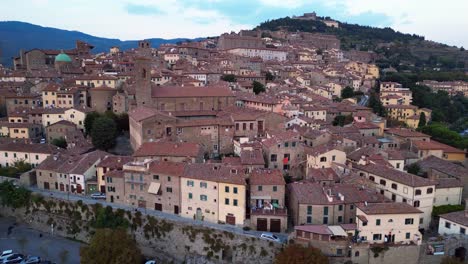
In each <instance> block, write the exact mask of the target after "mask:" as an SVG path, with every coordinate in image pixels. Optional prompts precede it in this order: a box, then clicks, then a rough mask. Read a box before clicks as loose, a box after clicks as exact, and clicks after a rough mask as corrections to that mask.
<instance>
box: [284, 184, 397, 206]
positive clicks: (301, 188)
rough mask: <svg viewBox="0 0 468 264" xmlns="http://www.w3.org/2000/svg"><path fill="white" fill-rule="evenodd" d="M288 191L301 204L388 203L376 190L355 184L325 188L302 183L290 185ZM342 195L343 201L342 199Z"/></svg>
mask: <svg viewBox="0 0 468 264" xmlns="http://www.w3.org/2000/svg"><path fill="white" fill-rule="evenodd" d="M288 190H289V192H290V193H291V195H293V193H294V195H295V196H296V198H297V200H298V203H300V204H322V205H327V204H330V205H332V204H353V203H360V202H368V203H375V202H385V201H388V199H386V198H385V197H384V196H383V195H381V194H380V193H377V192H376V191H375V190H374V189H370V188H362V186H361V187H359V186H356V185H353V184H344V183H340V184H335V185H332V186H328V187H323V186H322V185H320V184H319V183H313V182H310V181H301V182H294V183H290V184H288ZM328 190H331V194H332V196H331V198H332V199H328V198H327V194H326V193H327V191H328ZM338 193H339V194H341V195H342V197H343V200H341V199H340V197H339V195H338Z"/></svg>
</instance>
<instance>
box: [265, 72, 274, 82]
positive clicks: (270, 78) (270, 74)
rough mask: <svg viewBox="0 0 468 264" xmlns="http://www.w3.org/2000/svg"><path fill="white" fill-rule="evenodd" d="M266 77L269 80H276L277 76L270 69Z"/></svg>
mask: <svg viewBox="0 0 468 264" xmlns="http://www.w3.org/2000/svg"><path fill="white" fill-rule="evenodd" d="M265 79H266V80H267V81H269V82H270V81H274V80H275V76H274V75H273V74H272V73H271V72H270V71H267V72H266V74H265Z"/></svg>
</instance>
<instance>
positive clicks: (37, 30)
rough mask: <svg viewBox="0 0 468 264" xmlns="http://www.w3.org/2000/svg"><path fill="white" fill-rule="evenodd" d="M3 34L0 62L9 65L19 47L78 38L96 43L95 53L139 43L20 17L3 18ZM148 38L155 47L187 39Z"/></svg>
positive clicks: (59, 45)
mask: <svg viewBox="0 0 468 264" xmlns="http://www.w3.org/2000/svg"><path fill="white" fill-rule="evenodd" d="M0 36H1V37H0V63H1V64H3V65H6V66H10V65H11V63H12V62H11V58H12V57H14V56H18V54H19V50H20V49H23V50H30V49H33V48H39V49H71V48H74V47H75V41H76V40H82V41H85V42H88V43H90V44H92V45H94V46H95V48H94V50H93V52H94V53H99V52H103V51H109V48H110V47H112V46H118V47H120V48H121V49H122V50H126V49H130V48H134V47H136V46H137V40H130V41H121V40H119V39H108V38H100V37H95V36H91V35H88V34H85V33H82V32H78V31H69V30H62V29H57V28H50V27H41V26H38V25H34V24H29V23H24V22H18V21H4V22H0ZM149 40H150V41H151V44H152V46H153V47H158V46H159V45H161V44H164V43H176V42H178V41H182V40H185V39H182V38H178V39H161V38H152V39H149Z"/></svg>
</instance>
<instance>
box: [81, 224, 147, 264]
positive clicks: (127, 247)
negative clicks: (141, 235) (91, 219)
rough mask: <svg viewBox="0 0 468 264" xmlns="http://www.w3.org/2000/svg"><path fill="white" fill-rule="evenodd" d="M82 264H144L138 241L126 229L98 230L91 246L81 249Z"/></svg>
mask: <svg viewBox="0 0 468 264" xmlns="http://www.w3.org/2000/svg"><path fill="white" fill-rule="evenodd" d="M80 257H81V260H80V262H81V263H83V264H84V263H86V264H106V263H142V261H143V257H142V255H141V251H140V249H139V248H138V246H137V244H136V241H135V240H134V239H132V238H131V237H130V235H129V234H127V232H126V231H125V230H124V229H120V228H119V229H115V230H112V229H97V230H96V233H95V234H94V235H93V237H92V238H91V241H90V243H89V245H87V246H83V247H81V249H80Z"/></svg>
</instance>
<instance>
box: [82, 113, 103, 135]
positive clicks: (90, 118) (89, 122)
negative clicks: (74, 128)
mask: <svg viewBox="0 0 468 264" xmlns="http://www.w3.org/2000/svg"><path fill="white" fill-rule="evenodd" d="M99 117H101V115H100V114H99V113H98V112H91V113H88V114H86V117H85V120H84V127H85V130H86V133H87V134H91V130H92V128H93V124H94V120H96V119H97V118H99Z"/></svg>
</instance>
